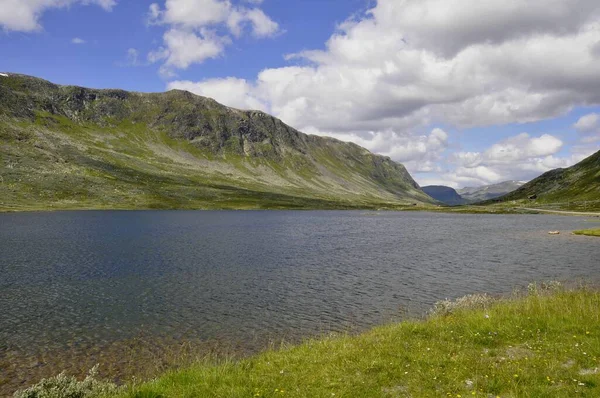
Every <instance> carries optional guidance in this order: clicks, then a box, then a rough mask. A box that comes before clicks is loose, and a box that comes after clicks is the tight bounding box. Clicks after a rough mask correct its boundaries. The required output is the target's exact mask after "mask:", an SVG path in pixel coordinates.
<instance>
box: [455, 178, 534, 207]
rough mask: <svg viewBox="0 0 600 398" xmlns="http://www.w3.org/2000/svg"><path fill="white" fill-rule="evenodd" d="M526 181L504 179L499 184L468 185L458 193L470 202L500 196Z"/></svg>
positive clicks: (517, 187)
mask: <svg viewBox="0 0 600 398" xmlns="http://www.w3.org/2000/svg"><path fill="white" fill-rule="evenodd" d="M524 184H525V182H524V181H504V182H500V183H498V184H492V185H484V186H481V187H466V188H462V189H459V190H458V191H457V192H458V194H459V195H460V196H461V197H463V198H464V199H465V200H466V201H467V202H469V203H475V202H481V201H484V200H489V199H494V198H498V197H500V196H503V195H506V194H507V193H509V192H512V191H514V190H515V189H519V188H520V187H521V186H523V185H524Z"/></svg>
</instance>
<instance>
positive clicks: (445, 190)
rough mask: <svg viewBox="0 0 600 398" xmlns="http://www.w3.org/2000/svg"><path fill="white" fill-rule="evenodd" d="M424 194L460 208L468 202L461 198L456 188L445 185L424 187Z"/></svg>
mask: <svg viewBox="0 0 600 398" xmlns="http://www.w3.org/2000/svg"><path fill="white" fill-rule="evenodd" d="M422 189H423V192H425V193H426V194H427V195H429V196H431V197H432V198H434V199H435V200H437V201H439V202H442V203H444V204H447V205H450V206H458V205H463V204H466V203H467V201H466V200H465V199H464V198H463V197H462V196H460V195H459V194H458V193H457V192H456V190H455V189H454V188H451V187H447V186H444V185H428V186H425V187H422Z"/></svg>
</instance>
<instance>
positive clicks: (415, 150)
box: [221, 0, 600, 182]
mask: <svg viewBox="0 0 600 398" xmlns="http://www.w3.org/2000/svg"><path fill="white" fill-rule="evenodd" d="M221 18H223V17H221ZM599 18H600V3H598V1H597V0H511V1H504V0H489V1H485V2H473V1H468V0H378V1H377V2H376V4H375V5H374V6H373V7H372V8H371V9H370V10H368V11H367V12H366V13H365V14H364V15H359V16H358V17H353V18H351V19H349V20H348V21H346V22H344V23H342V24H340V25H339V26H338V27H337V29H336V31H335V32H334V33H333V34H332V36H331V37H330V38H329V40H328V41H327V42H326V43H325V47H324V49H321V50H305V51H301V52H298V53H293V54H288V55H287V56H286V59H287V60H288V61H289V62H290V63H291V65H289V66H286V67H280V68H267V69H265V70H263V71H262V72H261V73H260V74H259V75H258V76H257V77H256V80H255V81H254V82H250V83H249V84H246V85H244V88H245V89H246V91H245V92H244V93H240V96H241V97H247V96H249V97H252V98H256V99H258V100H260V101H262V102H263V103H265V104H266V106H267V107H268V109H269V110H270V112H271V113H273V114H275V115H276V116H278V117H280V118H282V119H283V120H284V121H285V122H287V123H289V124H291V125H293V126H294V127H296V128H299V129H300V130H303V131H307V132H315V133H318V134H327V135H332V136H335V137H337V138H340V139H345V140H352V141H354V142H356V143H358V144H360V145H362V146H365V147H367V148H368V149H371V150H374V151H376V152H379V153H383V154H388V155H390V156H391V157H392V158H394V159H395V160H399V161H404V162H407V165H409V166H410V165H411V164H410V162H413V163H412V166H411V167H412V170H413V171H414V170H416V171H424V172H425V171H428V170H436V169H439V168H443V167H445V166H444V164H443V163H444V156H445V155H444V153H447V152H448V151H447V150H446V149H443V150H441V149H433V148H434V147H435V145H429V144H428V143H427V140H428V138H427V139H426V138H423V137H428V136H429V135H430V134H428V135H423V134H422V133H420V132H422V131H433V129H434V128H435V127H436V126H449V127H450V128H451V129H450V130H452V129H463V128H470V127H485V126H492V125H503V124H508V123H526V122H535V121H539V120H544V119H548V118H553V117H557V116H560V115H564V114H565V113H567V112H568V111H570V110H571V109H573V108H574V107H576V106H580V105H597V104H600V19H599ZM234 25H235V24H234ZM452 140H453V137H452V136H450V137H447V138H446V139H445V140H444V142H445V144H444V145H446V146H448V145H450V144H448V143H449V142H452ZM562 146H563V143H562V142H561V141H560V140H559V139H558V138H556V137H553V136H549V135H543V136H540V137H530V136H527V135H520V136H516V137H513V138H511V139H510V140H506V141H503V142H500V143H497V144H496V145H495V146H493V147H491V148H489V149H488V150H486V151H483V152H481V153H478V155H474V154H470V155H468V154H464V155H461V156H465V157H466V158H468V160H469V161H470V162H471V163H473V164H475V163H477V161H476V159H475V158H476V157H477V156H481V157H482V158H483V159H482V161H481V162H480V164H477V165H474V166H472V167H467V165H463V164H458V163H452V162H448V164H450V165H451V166H452V165H453V166H454V167H455V170H456V173H455V178H457V179H458V178H460V179H470V180H469V181H480V182H496V181H497V180H498V179H501V178H510V179H512V178H515V177H518V176H522V177H529V176H533V173H537V172H540V171H545V170H546V169H547V168H548V167H551V166H555V165H567V164H568V163H570V162H572V161H573V160H574V159H575V158H574V157H568V158H564V157H557V156H556V153H557V151H558V150H559V149H560V148H561V147H562ZM393 148H396V149H393ZM423 148H426V149H425V150H424V149H423ZM423 151H425V152H431V153H432V154H433V155H423ZM513 152H514V153H513ZM413 157H414V159H413ZM515 159H518V160H515ZM515 162H516V163H515ZM511 164H516V166H514V167H512V166H511ZM511 167H512V168H511ZM456 181H458V180H456ZM461 181H462V180H461Z"/></svg>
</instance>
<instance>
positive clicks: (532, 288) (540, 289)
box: [527, 281, 563, 296]
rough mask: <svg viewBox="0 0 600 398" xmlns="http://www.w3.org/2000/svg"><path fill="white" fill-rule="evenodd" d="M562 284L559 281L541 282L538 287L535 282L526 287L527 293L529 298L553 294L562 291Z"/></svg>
mask: <svg viewBox="0 0 600 398" xmlns="http://www.w3.org/2000/svg"><path fill="white" fill-rule="evenodd" d="M562 288H563V284H562V283H560V282H559V281H548V282H542V283H540V284H539V285H538V284H537V282H533V283H530V284H529V285H527V293H529V295H530V296H538V295H540V294H543V293H555V292H558V291H560V290H562Z"/></svg>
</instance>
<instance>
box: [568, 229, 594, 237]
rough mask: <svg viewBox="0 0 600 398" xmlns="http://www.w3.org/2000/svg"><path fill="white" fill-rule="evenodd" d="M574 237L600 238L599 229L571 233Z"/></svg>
mask: <svg viewBox="0 0 600 398" xmlns="http://www.w3.org/2000/svg"><path fill="white" fill-rule="evenodd" d="M573 233H574V234H575V235H587V236H600V229H584V230H581V231H573Z"/></svg>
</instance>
